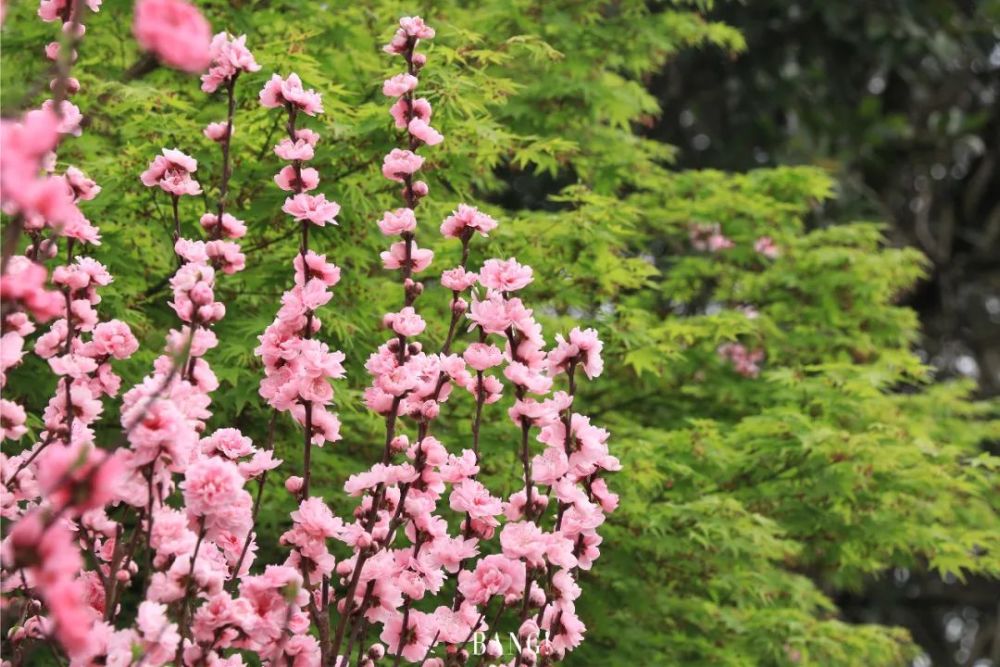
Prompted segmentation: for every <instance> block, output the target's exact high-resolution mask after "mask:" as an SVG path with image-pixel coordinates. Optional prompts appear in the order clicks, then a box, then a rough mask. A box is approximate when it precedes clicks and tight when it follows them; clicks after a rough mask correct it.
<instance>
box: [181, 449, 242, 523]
mask: <svg viewBox="0 0 1000 667" xmlns="http://www.w3.org/2000/svg"><path fill="white" fill-rule="evenodd" d="M181 489H182V490H183V491H184V504H185V506H186V508H187V511H188V513H189V514H191V515H192V516H199V517H200V516H208V515H211V514H213V513H216V512H219V511H220V510H221V508H223V507H224V506H226V505H231V504H234V503H236V502H237V498H238V497H239V496H240V495H241V494H242V493H246V492H245V491H243V476H242V475H240V473H239V469H238V468H237V467H236V465H235V464H233V463H231V462H229V461H225V460H223V459H219V458H204V459H199V460H198V461H195V462H193V463H192V464H191V465H190V466H188V468H187V471H186V472H185V475H184V481H183V482H181Z"/></svg>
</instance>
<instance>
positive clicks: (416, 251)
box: [380, 241, 434, 273]
mask: <svg viewBox="0 0 1000 667" xmlns="http://www.w3.org/2000/svg"><path fill="white" fill-rule="evenodd" d="M406 250H407V242H406V241H400V242H398V243H393V244H392V245H391V246H389V250H388V251H386V252H382V253H381V255H380V256H381V257H382V265H383V266H384V267H385V268H387V269H398V268H401V267H402V266H403V265H404V264H406ZM409 250H410V262H409V264H410V267H411V270H412V272H413V273H419V272H420V271H423V270H424V269H426V268H427V267H428V266H430V263H431V260H432V259H434V251H433V250H428V249H426V248H418V247H417V244H416V242H415V241H410V242H409Z"/></svg>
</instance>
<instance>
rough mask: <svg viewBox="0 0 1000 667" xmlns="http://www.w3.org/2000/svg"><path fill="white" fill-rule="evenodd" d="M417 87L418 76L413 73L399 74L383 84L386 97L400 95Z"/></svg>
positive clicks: (383, 92)
mask: <svg viewBox="0 0 1000 667" xmlns="http://www.w3.org/2000/svg"><path fill="white" fill-rule="evenodd" d="M416 87H417V77H415V76H413V75H412V74H405V73H404V74H397V75H396V76H394V77H392V78H391V79H387V80H386V81H385V83H383V84H382V94H383V95H385V96H386V97H399V96H400V95H405V94H406V93H408V92H410V91H411V90H414V89H415V88H416Z"/></svg>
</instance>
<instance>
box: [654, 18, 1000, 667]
mask: <svg viewBox="0 0 1000 667" xmlns="http://www.w3.org/2000/svg"><path fill="white" fill-rule="evenodd" d="M998 7H1000V3H986V2H978V3H977V2H960V1H952V2H947V1H940V0H912V1H904V0H898V1H893V0H884V1H883V0H876V1H870V2H868V1H866V2H828V1H823V0H818V1H812V2H795V3H790V2H787V1H780V0H758V1H754V2H748V3H746V4H742V3H720V4H719V6H718V7H717V8H716V10H715V11H713V12H712V13H711V18H713V19H716V20H721V21H723V22H725V23H727V24H729V25H732V26H734V27H736V28H738V29H739V30H740V31H741V32H743V34H744V35H745V36H746V39H747V50H746V52H745V53H743V54H742V55H741V56H739V57H737V58H734V59H727V58H726V57H724V56H722V55H721V54H720V53H718V52H716V51H712V50H703V51H685V52H684V53H682V54H681V55H680V56H679V57H678V58H677V59H676V60H674V61H673V62H672V63H671V64H670V65H669V66H668V67H667V68H666V69H665V71H663V72H662V73H661V74H660V75H659V76H657V77H656V78H654V79H653V80H651V81H649V82H648V85H649V87H650V89H651V90H652V91H653V92H654V93H655V94H656V95H657V97H658V98H659V100H660V103H661V105H662V108H663V115H662V117H661V118H660V120H659V122H658V123H657V124H655V125H654V126H653V127H651V128H650V129H649V134H650V135H651V136H653V137H655V138H657V139H661V140H663V141H665V142H667V143H670V144H672V145H675V146H677V147H679V148H680V149H681V150H680V153H679V157H678V163H677V167H678V168H679V169H688V168H713V169H723V170H734V171H743V170H747V169H752V168H754V167H760V166H772V165H779V164H812V165H821V166H823V167H825V168H827V169H829V170H830V171H831V172H832V173H833V174H835V176H836V178H837V181H838V184H839V193H838V198H837V201H836V203H835V204H834V205H833V206H831V207H827V209H826V210H825V211H824V214H823V217H822V219H817V220H815V224H832V223H836V222H839V221H847V220H852V219H867V220H879V221H883V222H885V223H886V224H887V225H888V234H889V238H890V239H891V242H892V243H894V244H898V245H910V246H915V247H917V248H919V249H920V250H921V251H923V253H924V254H925V255H927V258H928V267H927V278H926V279H925V280H924V281H922V282H921V283H920V285H919V287H918V288H917V290H915V291H914V292H912V293H910V294H907V295H904V298H905V300H906V301H907V303H908V304H909V305H910V306H912V307H913V308H915V309H916V310H917V312H918V313H919V315H920V319H921V322H922V325H923V333H924V335H923V340H922V342H921V347H922V351H923V353H924V354H926V358H927V359H928V360H929V361H930V362H931V363H932V365H933V366H935V367H936V368H937V369H938V372H939V375H940V376H941V377H955V376H971V377H974V378H975V379H976V380H977V381H978V383H979V387H980V392H981V394H982V395H983V397H994V396H997V395H998V394H1000V111H998V109H1000V20H998V16H1000V9H998ZM985 446H988V447H994V448H995V447H996V446H997V443H985ZM837 602H838V605H839V606H840V608H841V609H843V610H845V614H846V616H847V620H851V621H857V622H877V623H883V624H890V625H892V624H895V625H903V626H905V627H907V628H908V629H909V630H910V632H911V633H912V634H913V636H914V638H915V639H916V640H917V641H918V643H919V644H920V645H921V646H922V647H924V649H925V650H926V655H925V656H923V657H921V658H919V659H918V660H917V661H916V662H915V664H916V665H920V667H928V666H929V665H941V666H945V665H946V666H952V665H975V666H976V667H987V666H993V667H995V666H997V665H1000V622H998V616H1000V585H998V584H997V582H995V581H993V582H990V581H968V582H965V583H962V582H958V581H942V580H940V579H938V578H933V577H928V576H926V575H918V574H915V573H910V572H907V571H901V570H897V571H895V572H888V573H886V574H885V576H884V577H882V578H881V579H879V580H878V581H873V582H872V583H871V584H870V586H869V587H868V588H867V590H865V591H863V592H860V593H857V594H850V595H844V594H842V595H840V596H838V597H837Z"/></svg>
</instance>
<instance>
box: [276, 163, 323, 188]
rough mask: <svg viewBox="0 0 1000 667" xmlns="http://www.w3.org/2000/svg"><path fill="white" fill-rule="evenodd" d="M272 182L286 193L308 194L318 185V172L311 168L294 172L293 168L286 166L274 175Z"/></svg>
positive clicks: (303, 168) (301, 168)
mask: <svg viewBox="0 0 1000 667" xmlns="http://www.w3.org/2000/svg"><path fill="white" fill-rule="evenodd" d="M299 176H301V179H300V178H299ZM274 182H275V183H277V184H278V187H279V188H281V189H282V190H285V191H288V192H308V191H309V190H315V189H316V187H317V186H318V185H319V172H318V171H316V170H315V169H313V168H312V167H300V168H299V170H298V172H296V170H295V167H293V166H292V165H287V166H285V167H283V168H282V169H281V171H279V172H278V173H277V174H275V176H274Z"/></svg>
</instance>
